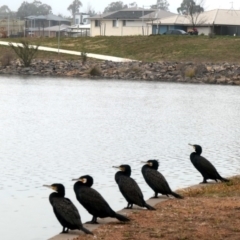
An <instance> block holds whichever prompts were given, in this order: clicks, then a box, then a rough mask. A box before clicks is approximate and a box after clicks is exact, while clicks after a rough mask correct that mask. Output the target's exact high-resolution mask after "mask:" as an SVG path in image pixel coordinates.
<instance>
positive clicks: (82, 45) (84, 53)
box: [80, 40, 87, 64]
mask: <svg viewBox="0 0 240 240" xmlns="http://www.w3.org/2000/svg"><path fill="white" fill-rule="evenodd" d="M85 45H86V44H85V40H84V41H83V42H82V43H81V55H80V56H81V59H82V64H85V63H86V62H87V52H86V48H85Z"/></svg>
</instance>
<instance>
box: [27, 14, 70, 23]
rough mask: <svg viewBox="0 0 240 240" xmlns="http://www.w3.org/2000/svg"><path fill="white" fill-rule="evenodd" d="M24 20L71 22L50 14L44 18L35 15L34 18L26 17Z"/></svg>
mask: <svg viewBox="0 0 240 240" xmlns="http://www.w3.org/2000/svg"><path fill="white" fill-rule="evenodd" d="M25 18H26V19H29V20H50V21H58V22H71V20H69V19H66V18H62V17H59V16H56V15H54V14H52V13H50V14H48V15H46V16H44V15H35V16H34V15H32V16H27V17H25Z"/></svg>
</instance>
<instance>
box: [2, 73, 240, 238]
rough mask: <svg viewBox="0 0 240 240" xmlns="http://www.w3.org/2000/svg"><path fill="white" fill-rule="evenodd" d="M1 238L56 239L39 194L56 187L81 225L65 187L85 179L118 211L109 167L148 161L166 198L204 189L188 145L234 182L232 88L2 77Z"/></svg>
mask: <svg viewBox="0 0 240 240" xmlns="http://www.w3.org/2000/svg"><path fill="white" fill-rule="evenodd" d="M0 133H1V135H0V136H1V137H0V164H1V173H0V180H1V181H0V199H1V204H0V214H1V220H0V221H1V228H0V235H1V238H2V239H4V240H12V239H14V238H15V237H18V238H19V237H20V238H21V239H24V240H42V239H47V238H49V237H51V236H53V235H55V234H57V233H58V232H60V231H61V226H60V225H59V223H58V221H57V220H56V219H55V216H54V214H53V212H52V208H51V206H50V204H49V202H48V196H49V194H50V193H51V191H50V190H49V189H47V188H44V187H42V185H43V184H52V183H57V182H61V183H63V184H64V185H65V187H66V194H67V196H68V197H69V198H71V199H72V200H73V202H74V203H75V204H76V206H77V207H78V209H79V211H80V214H81V216H82V220H83V221H87V220H90V218H91V216H90V215H88V213H87V212H86V211H85V210H84V209H83V208H82V207H81V206H80V204H79V203H78V202H77V201H76V199H75V195H74V193H73V190H72V186H73V182H72V181H71V179H72V178H76V177H79V176H81V175H85V174H90V175H92V176H93V177H94V179H95V183H94V188H96V189H97V190H98V191H99V192H100V193H102V194H103V195H104V197H105V198H106V200H107V201H108V202H109V203H110V205H111V206H112V208H113V209H115V210H119V209H121V208H123V207H125V206H126V202H125V200H124V199H123V198H122V197H121V195H120V193H119V191H118V188H117V185H116V184H115V182H114V174H115V170H114V169H113V168H112V165H120V164H124V163H125V164H130V165H131V166H132V169H133V171H132V176H133V178H135V179H136V180H137V182H138V183H139V185H140V187H141V188H142V190H143V192H144V196H145V198H146V199H148V198H149V197H151V196H152V195H153V192H152V191H151V190H150V188H149V187H148V186H147V185H146V184H145V182H144V180H143V178H142V175H141V172H140V169H141V167H142V164H141V163H140V161H143V160H148V159H151V158H156V159H159V160H160V163H161V165H160V170H161V171H162V173H163V174H164V175H165V177H166V178H167V180H168V182H169V184H170V185H171V186H172V188H173V189H176V188H180V187H184V186H190V185H192V184H195V183H198V182H200V181H201V180H202V178H201V176H200V174H199V173H198V172H197V171H196V170H195V169H194V168H193V166H192V164H191V163H190V160H189V154H190V152H191V151H192V149H191V148H190V147H189V146H188V143H198V144H200V145H202V147H203V156H205V157H206V158H208V159H209V160H211V161H212V163H214V165H215V166H216V167H217V169H218V170H219V172H220V173H221V174H222V175H223V176H225V177H228V176H231V175H234V174H239V172H240V164H239V161H240V148H239V136H240V88H239V87H232V86H215V85H193V84H192V85H191V84H168V83H158V82H137V81H134V82H131V81H90V80H83V81H79V80H77V79H52V78H49V79H48V78H45V79H43V78H18V77H10V78H8V77H5V76H1V77H0Z"/></svg>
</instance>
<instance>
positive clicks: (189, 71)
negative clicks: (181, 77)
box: [185, 68, 196, 78]
mask: <svg viewBox="0 0 240 240" xmlns="http://www.w3.org/2000/svg"><path fill="white" fill-rule="evenodd" d="M195 76H196V72H195V69H194V68H187V69H186V70H185V77H189V78H193V77H195Z"/></svg>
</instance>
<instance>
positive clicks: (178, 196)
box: [171, 192, 183, 199]
mask: <svg viewBox="0 0 240 240" xmlns="http://www.w3.org/2000/svg"><path fill="white" fill-rule="evenodd" d="M171 194H172V195H173V196H174V197H175V198H179V199H183V196H181V195H179V194H177V193H175V192H171Z"/></svg>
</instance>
